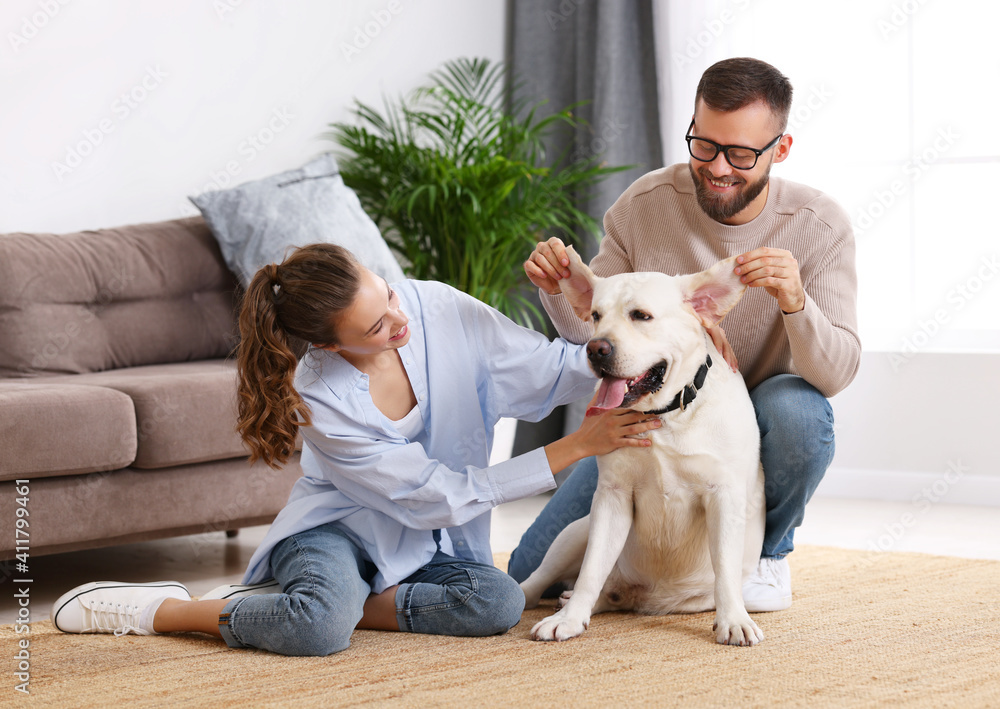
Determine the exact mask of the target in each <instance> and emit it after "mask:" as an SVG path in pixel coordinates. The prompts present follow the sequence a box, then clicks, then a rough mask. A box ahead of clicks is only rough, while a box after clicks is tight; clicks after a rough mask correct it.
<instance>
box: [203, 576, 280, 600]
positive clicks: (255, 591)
mask: <svg viewBox="0 0 1000 709" xmlns="http://www.w3.org/2000/svg"><path fill="white" fill-rule="evenodd" d="M264 593H281V586H279V585H278V582H277V581H275V580H274V579H271V580H270V581H265V582H264V583H254V584H250V585H249V586H242V585H240V584H238V583H227V584H223V585H221V586H216V587H215V588H213V589H212V590H211V591H209V592H208V593H206V594H205V595H204V596H201V597H200V598H199V600H202V601H207V600H210V599H214V598H218V599H228V598H242V597H243V596H259V595H261V594H264Z"/></svg>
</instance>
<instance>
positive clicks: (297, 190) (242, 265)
mask: <svg viewBox="0 0 1000 709" xmlns="http://www.w3.org/2000/svg"><path fill="white" fill-rule="evenodd" d="M190 199H191V201H192V202H193V203H194V204H195V206H197V207H198V209H200V210H201V213H202V215H204V217H205V221H207V222H208V225H209V226H210V227H211V228H212V232H213V233H214V234H215V237H216V238H217V239H218V241H219V246H220V247H221V249H222V254H223V256H224V257H225V259H226V263H227V264H229V268H230V269H231V270H232V271H233V273H235V274H236V275H237V276H239V278H240V281H241V283H242V284H243V285H244V286H246V285H249V283H250V281H251V279H253V277H254V274H255V273H257V271H258V270H259V269H260V268H261V267H263V266H266V265H267V264H269V263H281V261H282V260H283V259H284V257H285V254H286V252H287V251H289V247H290V246H305V245H306V244H312V243H316V242H321V241H322V242H328V243H333V244H339V245H340V246H343V247H344V248H346V249H348V250H349V251H350V252H351V253H353V254H354V255H355V257H357V259H358V260H359V261H360V262H361V263H362V264H364V265H365V266H367V267H368V268H369V269H371V270H372V271H374V272H375V273H377V274H378V275H380V276H382V277H383V278H385V279H386V280H387V281H389V282H390V283H395V282H397V281H401V280H403V278H404V276H403V269H402V268H400V266H399V263H398V262H397V261H396V259H395V257H394V256H393V255H392V252H391V251H390V250H389V247H388V245H387V244H386V243H385V241H384V240H383V239H382V234H381V233H380V232H379V230H378V227H377V226H375V223H374V222H373V221H372V220H371V218H369V216H368V215H367V214H365V212H364V210H363V209H362V208H361V202H360V201H359V200H358V196H357V195H356V194H354V192H353V191H352V190H351V189H349V188H348V187H347V186H346V185H344V180H343V178H341V176H340V171H339V170H338V168H337V162H336V160H335V159H334V157H333V155H330V154H329V153H327V154H325V155H322V156H320V157H318V158H316V159H315V160H313V161H312V162H310V163H308V164H307V165H305V166H304V167H301V168H299V169H296V170H289V171H288V172H283V173H281V174H279V175H272V176H271V177H266V178H264V179H261V180H256V181H253V182H247V183H244V184H242V185H239V186H237V187H234V188H232V189H228V190H218V191H214V192H206V193H204V194H201V195H198V196H197V197H191V198H190Z"/></svg>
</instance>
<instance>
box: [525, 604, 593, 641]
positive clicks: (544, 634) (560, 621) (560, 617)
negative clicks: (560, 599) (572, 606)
mask: <svg viewBox="0 0 1000 709" xmlns="http://www.w3.org/2000/svg"><path fill="white" fill-rule="evenodd" d="M589 625H590V618H582V619H581V618H575V617H573V616H570V615H567V614H566V613H564V612H563V611H559V612H558V613H556V614H555V615H550V616H549V617H548V618H546V619H545V620H542V621H539V622H538V623H535V627H534V628H532V629H531V639H532V640H569V639H570V638H575V637H577V636H578V635H582V634H583V631H584V630H586V629H587V626H589Z"/></svg>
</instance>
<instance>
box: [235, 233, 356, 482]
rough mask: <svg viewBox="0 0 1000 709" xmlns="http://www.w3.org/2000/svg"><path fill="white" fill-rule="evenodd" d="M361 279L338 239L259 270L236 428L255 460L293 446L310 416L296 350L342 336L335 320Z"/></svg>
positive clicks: (240, 362) (250, 299)
mask: <svg viewBox="0 0 1000 709" xmlns="http://www.w3.org/2000/svg"><path fill="white" fill-rule="evenodd" d="M358 286H359V266H358V264H357V262H356V261H355V260H354V257H353V256H351V254H350V252H348V251H347V250H346V249H343V248H341V247H339V246H334V245H332V244H312V245H310V246H305V247H302V248H300V249H297V250H296V251H295V252H294V253H292V255H291V256H289V257H288V258H287V259H285V261H283V262H282V264H281V265H280V266H278V265H276V264H269V265H267V266H265V267H264V268H262V269H260V270H259V271H258V272H257V273H256V275H255V276H254V277H253V280H252V281H251V282H250V285H249V286H248V287H247V290H246V293H245V294H244V296H243V305H242V307H241V308H240V316H239V327H240V345H239V348H238V353H237V369H238V373H239V381H238V384H237V396H238V399H237V409H238V420H237V424H236V430H237V431H238V432H239V434H240V436H241V437H242V438H243V441H244V442H245V443H246V445H247V447H248V448H249V449H250V462H254V461H256V460H263V461H264V462H265V463H267V464H268V465H269V466H271V467H272V468H278V467H281V465H282V464H284V463H286V462H287V461H288V459H289V458H290V457H291V455H292V453H293V452H294V451H295V439H296V437H297V436H298V430H299V427H300V426H308V425H310V424H311V423H312V420H311V417H310V415H309V407H308V406H307V405H306V403H305V402H304V401H303V400H302V397H301V396H299V393H298V392H297V391H296V390H295V386H294V382H295V368H296V366H297V365H298V357H297V355H296V350H297V349H298V345H299V343H301V342H305V343H313V344H316V345H320V346H323V345H331V344H335V343H336V333H335V331H334V323H335V321H336V319H337V317H338V316H339V315H340V313H341V312H342V311H343V310H344V309H345V308H347V307H348V306H349V305H350V304H351V303H352V302H353V300H354V296H355V295H356V294H357V291H358Z"/></svg>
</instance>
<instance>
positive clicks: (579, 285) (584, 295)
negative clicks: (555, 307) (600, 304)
mask: <svg viewBox="0 0 1000 709" xmlns="http://www.w3.org/2000/svg"><path fill="white" fill-rule="evenodd" d="M566 255H567V256H569V273H570V276H569V278H564V279H562V280H561V281H559V289H560V290H561V291H562V292H563V295H565V296H566V300H568V301H569V304H570V305H571V306H573V312H574V313H576V316H577V317H578V318H580V319H581V320H584V321H586V322H590V316H591V312H592V306H593V302H594V283H595V282H596V281H597V280H598V278H597V276H595V275H594V272H593V271H591V270H590V267H589V266H588V265H587V264H585V263H584V262H583V259H581V258H580V254H578V253H577V252H576V249H574V248H573V247H572V246H567V247H566Z"/></svg>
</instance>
